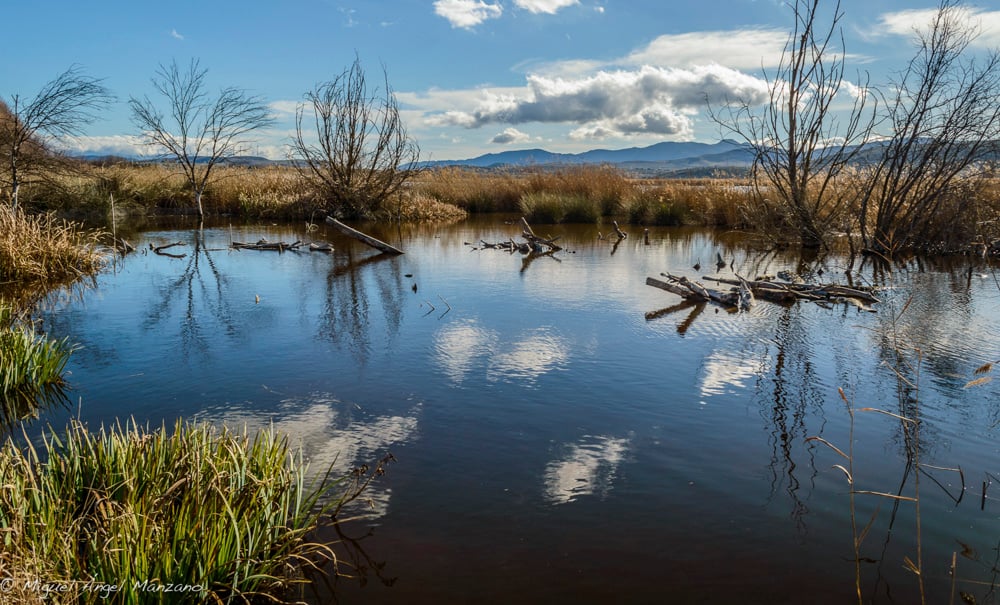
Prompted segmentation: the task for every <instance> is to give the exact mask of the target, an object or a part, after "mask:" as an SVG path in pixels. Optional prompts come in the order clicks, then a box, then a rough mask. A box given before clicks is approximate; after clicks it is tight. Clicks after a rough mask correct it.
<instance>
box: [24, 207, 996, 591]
mask: <svg viewBox="0 0 1000 605" xmlns="http://www.w3.org/2000/svg"><path fill="white" fill-rule="evenodd" d="M370 229H371V230H372V232H373V234H374V235H376V236H378V237H381V238H382V239H385V240H386V241H389V242H390V243H393V244H394V245H397V246H398V247H401V248H402V249H403V250H405V251H406V254H405V255H403V256H397V257H388V256H385V255H380V254H378V253H377V252H376V251H375V250H372V249H370V248H367V247H365V246H364V245H362V244H360V243H358V242H355V241H353V240H350V239H345V238H343V237H342V236H340V235H339V234H337V233H336V232H335V231H333V230H332V229H331V230H329V231H327V230H326V227H324V226H322V225H321V226H320V227H319V228H318V229H317V230H314V231H311V232H310V231H307V229H306V225H304V224H295V225H252V226H245V225H229V224H228V223H221V224H216V225H214V226H212V227H206V228H205V229H203V230H197V229H193V228H191V226H187V227H184V226H182V227H172V228H169V229H167V228H161V229H152V230H148V231H145V232H142V233H140V234H137V235H136V236H134V239H136V240H137V242H136V243H137V244H138V246H139V249H140V252H137V253H134V254H132V255H130V256H128V257H127V258H125V259H124V260H121V261H119V262H118V263H117V265H116V266H115V267H114V269H110V268H109V270H108V271H106V272H105V273H103V274H102V275H101V276H99V277H98V278H97V280H96V284H94V287H91V288H87V289H85V290H82V291H78V292H77V293H76V294H75V295H73V296H67V297H65V298H64V299H63V300H60V301H56V302H54V303H52V304H50V305H49V306H48V307H47V308H46V309H45V310H44V311H42V312H41V313H40V315H39V316H40V317H42V318H43V320H44V326H45V329H46V330H47V331H48V333H49V334H50V335H53V336H57V337H63V336H67V337H68V338H69V339H70V340H71V341H72V342H75V343H78V344H79V350H77V351H76V353H75V354H74V355H73V357H72V359H71V362H70V364H69V367H68V369H69V371H70V376H69V380H70V383H71V385H72V388H73V390H72V392H71V399H72V402H73V403H72V406H71V409H68V410H63V409H59V408H54V409H49V410H46V411H44V412H43V413H42V414H41V418H40V420H38V421H36V422H34V423H32V424H31V425H30V427H29V430H31V431H38V430H40V427H42V426H45V425H46V424H50V425H52V426H54V427H60V426H63V425H64V424H65V423H66V421H67V420H68V419H69V418H70V417H79V418H81V419H82V420H83V421H85V422H87V423H89V424H90V425H92V426H97V425H99V424H101V423H104V424H111V423H114V422H116V420H117V419H122V420H125V419H128V418H135V419H136V420H138V421H139V422H140V423H146V422H148V423H150V424H153V425H159V424H160V423H163V422H165V423H167V424H170V423H172V422H173V421H174V420H175V419H176V418H178V417H181V418H188V419H198V420H203V421H207V422H212V423H220V424H223V423H224V424H227V425H230V426H238V427H242V426H243V425H249V426H250V427H251V428H253V427H259V426H266V425H269V424H273V425H274V426H275V427H277V428H278V429H280V430H281V431H284V432H286V433H287V434H289V435H290V436H291V438H292V441H293V443H294V444H296V445H299V446H301V447H302V448H304V450H305V453H306V455H307V456H308V458H309V460H310V462H311V468H313V469H314V470H316V471H317V472H319V471H320V470H322V469H325V468H326V467H327V466H329V465H331V464H333V465H334V467H335V468H336V469H338V470H339V471H343V472H346V471H347V470H349V469H350V468H352V467H355V466H359V465H361V464H364V463H372V462H373V461H375V460H376V459H377V458H379V457H380V456H381V455H382V454H384V453H385V452H391V453H392V454H393V455H394V456H395V458H396V459H397V461H398V462H396V463H394V464H393V465H392V466H391V467H390V469H389V473H388V474H387V475H386V476H385V477H382V478H380V479H379V480H378V481H377V482H376V483H375V484H374V487H373V489H372V491H371V492H370V493H369V494H368V496H369V501H367V502H365V503H364V507H363V509H359V512H363V514H364V519H362V520H358V521H353V522H351V523H348V524H346V525H345V526H344V527H343V528H342V532H343V535H342V536H331V537H337V538H339V539H341V543H340V546H339V548H340V550H339V555H340V557H341V559H342V561H341V563H342V570H343V571H345V572H348V573H351V574H353V575H354V576H356V577H355V579H350V580H348V579H340V580H338V581H336V582H335V583H333V585H332V586H320V587H319V588H317V589H316V592H315V593H313V592H307V593H306V594H305V595H304V598H307V599H309V600H311V601H312V602H316V603H323V602H331V601H335V602H343V603H356V602H364V603H510V602H521V603H573V602H579V603H584V602H588V603H596V602H605V603H652V602H658V603H659V602H668V603H846V602H851V601H852V600H853V601H856V593H855V561H854V551H853V549H852V529H851V505H850V498H849V485H848V483H847V480H846V477H845V474H844V473H843V472H842V471H841V470H839V469H837V468H834V467H833V465H835V464H840V465H844V466H846V465H847V461H846V460H844V459H843V458H841V457H840V456H838V455H837V454H836V452H834V451H833V450H832V449H830V448H828V447H826V446H825V445H823V444H822V443H820V442H819V441H815V440H813V441H807V438H809V437H813V436H816V437H822V438H823V439H825V440H827V441H829V442H830V443H831V444H834V445H836V446H837V447H839V448H841V449H842V450H844V451H845V452H846V451H847V450H848V448H849V447H850V434H851V432H850V431H851V415H850V413H849V411H848V403H849V404H850V405H852V406H854V407H855V408H856V409H858V410H860V408H864V407H876V408H881V409H884V410H886V411H889V412H892V413H894V414H903V415H906V416H918V417H919V418H920V424H919V427H920V431H919V442H918V443H916V444H915V443H914V441H913V440H912V434H909V433H907V432H905V431H904V430H903V428H902V427H903V423H901V421H899V420H898V419H896V418H893V417H891V416H888V415H885V414H879V413H875V412H862V411H857V412H856V413H855V420H854V445H853V454H854V460H853V470H854V473H853V474H854V480H855V486H856V488H857V489H859V490H872V491H880V492H886V493H889V494H896V495H903V496H913V495H914V490H915V488H916V487H917V479H918V477H919V490H920V492H919V493H920V499H921V506H920V516H921V522H922V529H921V532H920V533H919V536H920V544H921V546H922V564H923V570H924V571H923V575H924V582H925V588H926V590H927V596H928V602H935V603H944V602H948V601H949V600H950V599H951V598H952V594H954V595H955V600H956V601H958V600H959V599H960V598H961V596H960V593H961V592H964V593H966V594H967V595H972V596H974V597H975V598H977V599H978V601H977V602H978V603H989V602H996V601H997V600H998V597H997V594H996V591H995V590H994V585H995V582H996V580H997V576H998V574H1000V503H998V502H997V499H998V498H1000V485H995V484H996V483H998V482H1000V479H998V478H1000V452H998V440H997V437H998V433H1000V426H998V424H1000V399H998V397H997V395H998V389H997V387H996V386H995V385H996V383H986V384H980V385H977V386H974V387H969V388H966V385H967V383H968V382H969V381H971V380H973V379H975V378H979V377H981V376H985V377H989V375H990V374H989V373H987V374H983V375H976V374H974V372H975V370H976V369H977V368H979V367H981V366H983V365H984V364H986V363H988V362H992V361H995V360H997V359H1000V304H998V303H1000V285H998V281H997V273H996V272H995V269H994V268H993V267H992V266H990V265H988V264H985V262H984V261H975V260H970V259H956V260H954V261H949V262H930V261H923V262H918V261H910V262H906V263H903V264H898V265H894V266H892V267H889V268H886V267H875V266H872V265H871V264H870V263H866V264H865V265H864V266H859V264H858V263H855V264H854V266H853V267H850V266H849V263H848V260H847V259H846V258H845V257H842V256H838V255H829V256H825V257H818V258H803V257H802V256H801V254H800V253H798V252H789V251H773V250H768V249H767V248H766V246H764V245H762V244H760V243H759V242H758V243H755V242H754V241H753V240H751V239H748V238H746V237H744V236H742V235H740V234H719V233H712V232H707V231H700V230H685V229H668V228H656V229H651V230H650V231H649V234H648V243H647V241H645V240H644V238H643V236H642V234H641V233H639V232H633V234H632V236H631V237H629V238H628V239H626V240H624V241H622V242H620V243H619V244H618V245H617V246H615V245H614V242H613V240H608V239H598V231H599V230H601V228H600V227H595V226H536V231H538V232H539V233H540V234H544V233H548V234H550V235H552V236H557V235H558V236H561V238H562V239H561V240H560V243H561V244H562V245H563V246H565V248H566V249H565V250H564V251H562V252H559V253H557V254H555V255H552V256H543V257H539V258H529V257H526V256H522V255H521V254H517V253H514V254H508V253H506V252H502V251H498V250H492V249H477V246H476V244H477V243H478V242H480V241H481V240H485V241H488V242H494V241H501V240H506V239H508V238H510V237H514V238H517V237H518V235H519V227H517V226H516V225H513V224H505V222H504V221H503V220H501V219H498V218H496V217H490V218H488V219H470V220H468V221H464V222H460V223H457V224H452V225H445V226H432V225H421V226H402V227H395V226H394V227H392V228H385V229H377V228H374V227H370ZM603 230H604V231H608V229H603ZM633 231H635V230H633ZM260 238H266V239H268V240H270V241H286V242H292V241H295V240H299V239H300V240H304V241H328V242H331V243H333V245H334V248H335V250H334V252H332V253H329V254H325V253H319V252H312V253H310V252H284V253H277V252H265V251H249V250H243V251H235V250H231V249H229V244H230V242H231V241H256V240H258V239H260ZM176 241H181V242H184V245H183V246H176V247H173V248H171V249H169V250H166V251H168V252H171V253H174V254H176V255H178V256H179V255H183V257H171V256H163V255H157V254H154V253H153V252H152V251H150V250H149V245H150V244H153V245H157V246H158V245H162V244H167V243H171V242H176ZM470 244H472V245H470ZM717 255H721V256H722V257H723V259H725V261H726V262H727V263H729V262H730V261H731V262H732V268H730V266H729V265H728V264H727V266H726V267H724V268H723V269H722V270H721V271H720V272H719V273H720V274H721V275H723V276H729V277H732V274H733V273H734V272H737V273H739V274H741V275H743V276H748V277H755V276H757V275H761V274H765V273H766V274H775V273H777V272H778V271H781V270H791V271H795V272H797V273H803V274H806V276H807V277H814V278H816V279H819V280H820V281H835V282H839V283H847V280H848V278H850V279H851V280H853V281H854V283H868V284H874V285H877V286H880V287H882V288H883V289H882V290H881V292H880V296H881V298H882V299H883V302H881V303H880V304H877V305H875V311H876V312H874V313H872V312H868V311H865V310H862V309H859V308H857V307H856V306H853V305H849V304H834V305H832V306H829V307H825V306H820V305H817V304H812V303H798V304H795V305H792V306H787V307H785V306H778V305H774V304H770V303H766V302H758V303H757V305H756V306H754V307H753V308H752V309H751V310H750V311H748V312H744V313H737V314H734V313H728V312H726V311H725V310H718V309H717V308H716V307H713V306H687V307H683V306H681V307H676V306H677V305H678V303H680V302H681V301H680V299H679V298H678V297H676V296H674V295H672V294H669V293H666V292H663V291H660V290H656V289H654V288H650V287H648V286H646V285H645V283H644V282H645V279H646V277H647V276H653V277H658V276H659V274H660V273H661V272H670V273H674V274H681V275H687V276H689V277H692V278H696V277H700V276H702V275H704V274H706V273H714V272H715V271H714V265H715V260H716V256H717ZM696 264H699V265H701V266H702V269H701V270H700V271H696V270H695V269H694V268H693V267H694V265H696ZM849 267H850V268H851V269H852V270H851V272H850V275H849V276H848V275H847V274H845V271H846V270H848V268H849ZM820 272H822V275H820ZM675 307H676V308H675ZM840 388H842V389H843V391H844V393H845V395H846V398H847V402H848V403H845V401H844V400H843V399H842V398H841V396H840V394H839V392H838V389H840ZM914 451H918V452H919V459H920V462H921V463H922V464H925V465H934V466H936V467H948V468H959V467H960V468H961V469H962V472H961V474H960V473H958V472H955V471H951V470H942V469H937V468H930V466H924V467H923V469H922V471H921V472H920V473H919V474H918V473H917V472H916V471H915V467H914V465H913V456H912V455H908V453H909V454H912V453H913V452H914ZM855 502H856V509H855V513H856V518H857V520H858V529H859V531H860V529H861V528H862V527H863V526H864V525H865V524H866V523H868V522H869V520H871V519H874V521H873V522H872V527H871V530H870V531H869V532H868V534H867V536H866V537H865V539H864V541H863V543H862V545H861V557H862V563H861V576H862V577H861V585H862V591H863V594H864V595H865V600H866V601H868V600H870V601H872V602H876V603H911V602H916V601H915V599H919V595H918V592H917V591H918V583H917V578H916V576H915V575H914V574H913V573H911V572H910V571H908V570H907V569H906V568H905V565H906V564H905V562H904V561H905V558H906V557H908V558H909V559H911V560H913V561H916V560H917V544H918V539H917V538H918V532H917V529H916V520H917V519H916V508H915V506H914V505H913V504H912V503H911V502H908V501H901V500H895V499H889V498H886V497H881V496H873V495H863V494H859V495H857V496H856V500H855ZM953 556H954V560H955V561H956V562H957V573H956V574H955V581H954V582H953V578H952V576H951V574H950V568H951V565H952V560H953ZM953 586H954V588H953Z"/></svg>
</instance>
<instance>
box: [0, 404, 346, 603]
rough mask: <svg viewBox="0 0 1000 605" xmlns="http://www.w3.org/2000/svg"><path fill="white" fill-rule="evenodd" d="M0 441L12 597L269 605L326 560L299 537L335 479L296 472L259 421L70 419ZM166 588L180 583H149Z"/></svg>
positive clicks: (326, 508)
mask: <svg viewBox="0 0 1000 605" xmlns="http://www.w3.org/2000/svg"><path fill="white" fill-rule="evenodd" d="M0 450H2V455H0V542H2V543H3V549H2V550H0V570H2V572H3V574H2V575H3V576H5V577H9V578H11V580H12V582H10V584H9V587H12V588H13V589H14V592H11V593H8V594H7V595H5V597H13V598H15V600H16V602H19V603H40V602H42V601H43V598H45V602H49V603H53V602H54V603H75V602H77V600H76V599H77V598H79V601H80V602H98V601H99V599H100V597H101V595H102V593H103V594H107V591H113V592H112V594H111V597H112V598H111V601H112V602H115V603H128V604H131V603H150V602H163V603H203V602H221V603H230V602H233V603H243V602H246V600H248V599H249V600H253V599H255V598H257V597H265V596H266V600H267V601H268V602H283V601H282V598H283V596H284V595H287V594H288V590H289V588H291V587H292V586H294V585H295V584H297V583H301V582H303V581H304V580H303V578H302V572H303V570H304V569H305V568H307V567H309V566H311V565H313V564H321V563H322V562H323V561H329V560H332V559H333V558H334V556H333V552H332V551H331V550H330V548H329V546H328V545H324V544H316V543H312V542H310V540H309V536H310V532H311V531H313V530H314V529H315V528H317V527H318V525H319V524H320V523H321V522H323V519H324V517H326V518H329V517H328V515H329V512H330V511H331V510H332V509H333V508H335V506H336V504H337V501H336V500H335V499H328V498H327V496H329V495H330V494H331V490H333V489H334V488H335V487H336V485H337V484H336V483H334V482H330V481H328V480H323V481H311V480H308V479H307V478H306V466H305V464H304V463H303V460H302V458H301V453H299V452H295V451H292V450H291V449H290V448H289V445H288V442H287V440H286V439H285V438H283V437H279V436H278V435H277V434H276V433H275V432H274V431H273V430H264V431H261V432H259V433H257V434H253V435H251V434H247V433H246V432H242V433H234V432H231V431H229V430H226V429H221V430H218V429H215V428H212V427H210V426H204V425H193V424H186V423H181V422H178V423H177V424H176V426H174V427H173V430H169V431H168V430H167V429H166V428H160V429H155V430H150V429H147V428H141V427H137V426H135V425H134V424H131V425H128V426H126V427H122V426H115V427H112V428H104V427H102V428H101V429H99V430H96V431H92V430H88V429H87V428H86V427H85V426H83V425H82V424H80V423H74V424H72V425H71V426H70V427H68V429H67V430H66V432H65V434H63V435H56V434H54V433H50V434H48V435H47V436H46V437H45V441H44V446H43V447H42V448H41V451H37V450H36V449H34V448H33V447H30V446H21V445H18V444H15V443H14V442H13V441H12V440H9V439H8V441H7V442H6V443H5V444H3V446H2V448H0ZM348 495H349V494H348ZM42 585H48V586H66V587H68V588H67V589H66V590H65V592H64V593H54V592H53V593H49V594H48V595H46V594H45V593H44V590H42V589H40V588H39V587H40V586H42ZM169 585H174V586H179V587H185V588H184V590H183V591H182V592H180V593H173V594H170V595H166V594H160V595H158V596H157V595H156V593H155V592H151V591H152V590H154V589H155V588H156V587H162V586H169ZM158 598H159V599H160V600H157V599H158ZM17 599H20V600H17ZM262 600H263V599H262Z"/></svg>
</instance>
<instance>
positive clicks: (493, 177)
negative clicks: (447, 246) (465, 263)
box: [23, 163, 1000, 251]
mask: <svg viewBox="0 0 1000 605" xmlns="http://www.w3.org/2000/svg"><path fill="white" fill-rule="evenodd" d="M216 174H217V178H215V179H213V182H212V184H210V186H209V188H208V190H207V191H206V193H205V204H206V208H207V211H208V212H209V213H210V214H227V215H231V216H236V217H241V218H245V219H249V220H260V219H294V220H315V218H316V217H321V216H323V215H325V214H326V213H327V208H326V204H324V203H323V201H322V199H321V198H320V197H319V196H317V194H316V193H315V192H313V191H312V190H310V188H309V186H308V184H307V183H305V182H304V181H303V180H302V179H301V177H300V176H299V174H298V173H297V172H296V171H295V170H294V169H293V168H291V167H287V166H268V167H259V168H250V167H241V166H223V167H219V168H218V170H217V173H216ZM858 174H860V173H857V174H856V173H855V172H851V171H848V172H847V173H845V175H843V176H842V178H839V179H837V180H836V181H835V182H834V183H833V185H832V186H833V187H834V188H835V191H832V192H831V191H826V192H824V194H823V195H826V196H828V197H832V198H836V199H837V200H838V202H837V203H836V204H831V205H830V207H829V210H828V211H827V212H825V213H824V214H823V215H822V216H819V217H818V220H819V221H820V223H821V224H822V225H823V227H824V229H825V230H828V231H830V232H831V233H834V234H837V233H852V234H858V233H859V232H860V230H861V225H862V224H870V223H871V222H872V221H873V220H874V218H875V217H872V216H862V212H861V207H860V202H859V200H860V199H861V198H862V197H863V196H862V193H863V192H862V191H860V190H859V183H863V179H859V178H856V177H857V176H858ZM851 175H854V177H852V176H851ZM23 196H24V198H25V199H26V200H28V201H29V204H31V205H32V206H34V207H35V208H41V209H49V210H57V211H59V212H66V213H72V212H84V213H88V214H98V215H101V214H103V215H105V216H106V215H107V214H108V213H109V212H110V210H111V200H112V199H114V201H115V206H116V209H117V211H118V212H122V211H134V212H136V213H143V214H150V213H160V212H166V213H177V212H185V211H190V210H191V209H192V207H193V206H192V201H191V195H190V193H189V191H188V190H187V188H186V185H185V183H184V181H183V179H182V178H181V177H180V176H179V175H178V174H177V173H176V172H175V171H173V170H171V169H170V168H169V167H168V166H164V165H148V164H128V163H122V164H112V165H103V166H86V167H84V168H82V169H81V170H80V171H78V172H77V173H76V174H75V175H73V176H62V177H58V178H55V179H50V180H48V181H45V182H39V183H37V184H35V185H33V187H32V188H30V189H28V188H26V190H25V191H24V193H23ZM489 212H512V213H521V214H524V215H525V216H526V217H527V218H528V219H529V220H530V221H532V222H535V223H558V222H583V223H599V222H607V220H608V219H611V218H613V219H615V220H618V221H619V222H622V223H630V224H635V225H692V226H710V227H722V228H728V229H746V230H756V231H759V232H762V233H768V234H770V235H772V236H775V237H776V238H778V239H780V238H781V237H782V236H783V235H785V234H789V235H790V236H791V237H789V238H788V239H791V240H794V231H795V229H794V225H795V216H794V213H792V212H791V211H790V209H789V208H787V207H785V206H783V205H782V202H781V199H780V196H778V195H771V193H770V192H769V191H768V190H767V188H766V187H765V188H761V189H755V188H754V187H753V184H752V183H751V182H750V180H749V178H731V177H724V178H722V177H720V178H689V179H652V178H634V177H633V176H632V175H631V174H630V173H628V172H626V171H624V170H622V169H619V168H617V167H614V166H600V165H584V166H561V167H544V168H543V167H534V168H522V169H508V170H480V169H472V168H460V167H446V168H437V169H431V170H425V171H423V172H421V173H420V174H418V175H416V176H415V177H414V178H413V179H412V180H411V181H410V182H409V183H408V186H407V188H406V189H405V190H404V191H403V192H401V193H400V194H399V195H397V196H394V197H392V198H391V199H388V200H385V201H384V202H383V203H382V205H381V207H380V208H378V209H377V211H375V212H374V214H375V216H377V217H380V218H382V219H385V220H404V221H437V220H455V219H457V218H461V217H463V216H464V215H465V213H489ZM935 212H936V214H935V219H934V221H933V224H932V225H930V228H927V226H926V225H925V226H924V228H923V230H924V231H927V235H926V238H927V239H928V240H933V241H928V251H945V250H952V249H960V248H961V247H962V246H964V245H967V244H968V243H969V242H972V241H974V240H976V241H987V242H988V241H992V240H994V239H997V238H1000V176H998V175H994V176H993V177H992V178H978V177H971V176H970V177H969V178H967V179H964V180H962V181H961V182H960V183H958V184H956V185H955V186H954V187H951V188H949V189H948V190H947V191H945V192H943V193H942V195H941V196H940V199H938V200H937V202H936V205H935ZM904 214H905V213H904ZM908 228H909V227H908V223H906V224H901V225H899V226H898V229H900V230H902V231H900V233H902V232H903V231H905V230H906V229H908Z"/></svg>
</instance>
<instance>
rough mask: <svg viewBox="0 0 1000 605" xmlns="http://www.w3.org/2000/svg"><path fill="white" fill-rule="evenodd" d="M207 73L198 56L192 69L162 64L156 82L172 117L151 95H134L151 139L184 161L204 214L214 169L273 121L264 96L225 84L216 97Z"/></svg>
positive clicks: (137, 117)
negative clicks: (209, 88) (212, 95)
mask: <svg viewBox="0 0 1000 605" xmlns="http://www.w3.org/2000/svg"><path fill="white" fill-rule="evenodd" d="M207 73H208V70H207V69H202V68H201V67H200V66H199V63H198V61H197V60H192V61H191V63H190V64H189V65H188V68H187V69H186V70H181V69H180V68H179V67H178V66H177V63H176V62H173V63H171V64H170V66H169V67H166V66H163V65H160V68H159V69H158V70H157V72H156V76H155V77H154V78H153V79H152V82H153V87H154V88H155V89H156V90H157V92H159V93H160V96H161V97H162V98H163V99H164V100H165V101H166V103H167V105H168V107H169V109H168V112H169V117H167V116H164V113H163V112H162V111H161V110H160V109H159V108H158V107H157V105H156V104H155V103H153V101H151V100H150V99H149V97H143V98H142V99H137V98H135V97H131V98H130V99H129V107H130V108H131V110H132V120H133V122H134V123H135V125H136V127H138V128H139V130H140V131H141V133H142V135H141V136H142V137H143V139H144V140H145V141H146V143H147V144H149V145H150V146H152V147H154V148H157V149H159V150H160V151H162V152H164V153H165V155H166V156H168V157H172V158H174V159H176V160H177V163H178V164H179V165H180V168H181V170H182V171H183V172H184V177H185V178H186V179H187V182H188V185H189V186H190V187H191V191H192V194H193V195H194V202H195V205H196V206H197V207H198V215H199V216H204V215H205V210H204V207H203V205H202V196H203V195H204V193H205V187H206V186H207V185H208V183H209V179H210V178H211V176H212V169H213V168H215V166H216V165H217V164H218V163H219V162H220V161H223V160H226V159H228V158H231V157H233V156H235V155H236V154H237V153H239V152H240V151H241V150H242V149H243V148H244V146H245V145H246V144H247V143H248V142H249V141H248V140H247V138H246V137H247V135H248V134H249V133H250V132H252V131H254V130H257V129H259V128H263V127H266V126H268V125H270V124H271V123H272V121H273V119H272V117H271V114H270V112H269V111H268V108H267V105H266V104H265V103H264V101H263V100H262V99H261V98H260V97H256V96H252V95H250V94H249V93H248V92H246V91H245V90H241V89H238V88H232V87H230V88H223V89H222V90H221V91H220V92H219V95H218V96H217V97H215V98H210V97H209V95H208V93H207V92H206V90H205V88H206V85H205V75H206V74H207Z"/></svg>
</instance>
